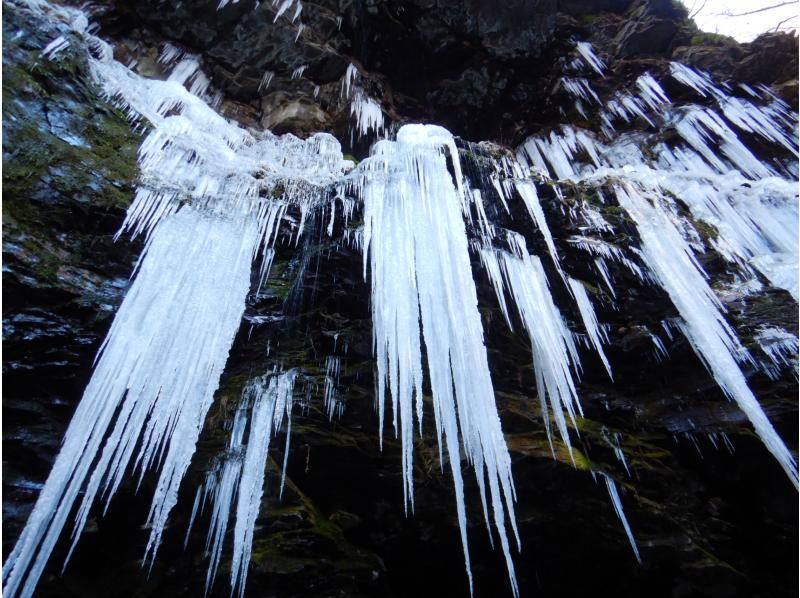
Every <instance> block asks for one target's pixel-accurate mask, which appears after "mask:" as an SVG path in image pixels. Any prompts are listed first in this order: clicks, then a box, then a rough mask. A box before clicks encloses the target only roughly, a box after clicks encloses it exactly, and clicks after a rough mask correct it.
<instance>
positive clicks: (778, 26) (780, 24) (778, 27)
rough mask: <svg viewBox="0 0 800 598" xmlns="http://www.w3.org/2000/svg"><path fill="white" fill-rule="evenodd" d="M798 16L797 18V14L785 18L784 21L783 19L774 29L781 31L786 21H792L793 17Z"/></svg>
mask: <svg viewBox="0 0 800 598" xmlns="http://www.w3.org/2000/svg"><path fill="white" fill-rule="evenodd" d="M796 18H797V15H792V16H791V17H789V18H788V19H784V20H783V21H781V22H780V23H778V24H777V25H775V29H773V31H780V29H781V26H782V25H783V24H784V23H786V22H788V21H791V20H793V19H796Z"/></svg>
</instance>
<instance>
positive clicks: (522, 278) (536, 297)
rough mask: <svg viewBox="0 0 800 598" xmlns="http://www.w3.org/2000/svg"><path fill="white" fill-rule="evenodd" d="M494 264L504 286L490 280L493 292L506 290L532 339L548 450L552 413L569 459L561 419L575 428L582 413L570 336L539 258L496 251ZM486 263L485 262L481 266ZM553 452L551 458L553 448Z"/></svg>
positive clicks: (565, 429) (575, 355)
mask: <svg viewBox="0 0 800 598" xmlns="http://www.w3.org/2000/svg"><path fill="white" fill-rule="evenodd" d="M483 251H496V250H493V249H485V250H483ZM497 259H498V261H499V264H500V266H501V269H502V272H503V281H502V283H501V282H499V281H494V280H493V281H492V283H493V286H494V287H495V290H496V291H497V289H498V288H500V287H501V286H502V287H505V288H507V289H508V292H509V295H510V296H511V298H512V300H513V302H514V304H515V305H516V306H517V311H518V313H519V316H520V319H521V320H522V323H523V325H524V327H525V330H526V331H527V332H528V336H529V337H530V341H531V349H532V351H533V366H534V372H535V374H536V390H537V394H538V396H539V401H540V402H541V404H542V418H543V419H544V424H545V429H546V431H547V438H548V440H549V441H550V446H551V449H553V441H552V436H551V432H550V414H552V417H553V419H554V420H555V422H556V427H557V428H558V431H559V434H560V435H561V438H562V440H563V441H564V444H565V445H566V446H567V449H568V450H569V453H570V456H572V443H571V441H570V436H569V430H568V427H567V420H566V418H565V414H566V415H567V416H568V417H569V419H570V421H571V422H572V424H573V426H575V425H576V417H577V414H581V415H582V414H583V411H582V409H581V406H580V402H579V401H578V394H577V391H576V389H575V383H574V382H573V380H572V374H571V371H570V370H573V369H574V370H576V371H577V370H578V369H579V368H580V361H579V359H578V352H577V350H576V348H575V344H574V342H573V340H572V333H571V332H570V330H569V328H567V325H566V323H565V322H564V319H563V318H562V316H561V313H560V312H559V311H558V308H557V307H556V306H555V304H554V303H553V299H552V297H551V295H550V290H549V288H548V283H547V277H546V275H545V273H544V268H542V263H541V261H540V260H539V258H538V257H536V256H532V255H528V253H527V251H525V252H524V253H523V255H522V256H520V257H517V256H514V255H511V254H510V253H506V252H498V258H497ZM486 260H487V258H486V257H485V258H484V261H486ZM490 275H491V273H490ZM500 295H501V293H498V299H500V300H501V301H504V300H503V299H502V298H501V297H500ZM548 400H549V402H550V408H549V413H548ZM553 452H554V453H555V450H554V449H553Z"/></svg>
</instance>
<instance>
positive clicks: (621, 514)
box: [599, 471, 642, 564]
mask: <svg viewBox="0 0 800 598" xmlns="http://www.w3.org/2000/svg"><path fill="white" fill-rule="evenodd" d="M599 473H600V475H601V476H602V477H603V480H605V482H606V489H607V490H608V496H609V497H610V498H611V504H612V505H614V512H615V513H616V514H617V517H618V518H619V520H620V522H621V523H622V527H623V528H624V529H625V534H626V535H627V536H628V542H630V544H631V549H633V554H634V556H635V557H636V560H637V561H639V564H641V563H642V557H641V556H640V555H639V547H638V546H637V545H636V540H635V539H634V537H633V532H632V531H631V526H630V525H629V524H628V518H627V517H625V511H623V510H622V500H621V499H620V497H619V492H617V485H616V484H615V483H614V480H612V479H611V477H610V476H609V475H608V474H606V473H603V472H602V471H601V472H599Z"/></svg>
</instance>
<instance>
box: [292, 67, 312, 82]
mask: <svg viewBox="0 0 800 598" xmlns="http://www.w3.org/2000/svg"><path fill="white" fill-rule="evenodd" d="M307 68H308V65H307V64H303V65H301V66H298V67H297V68H296V69H294V70H293V71H292V77H291V78H292V81H294V80H296V79H299V78H300V77H302V76H303V73H305V72H306V69H307Z"/></svg>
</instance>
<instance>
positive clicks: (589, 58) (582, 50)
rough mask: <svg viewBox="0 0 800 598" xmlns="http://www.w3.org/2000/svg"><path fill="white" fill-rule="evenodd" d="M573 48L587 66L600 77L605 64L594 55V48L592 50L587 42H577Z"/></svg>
mask: <svg viewBox="0 0 800 598" xmlns="http://www.w3.org/2000/svg"><path fill="white" fill-rule="evenodd" d="M575 48H576V49H577V50H578V53H579V54H580V55H581V56H582V57H583V59H584V60H586V62H588V63H589V66H590V67H592V69H593V70H594V71H595V72H596V73H597V74H598V75H602V74H603V71H604V70H605V68H606V64H605V62H603V61H602V60H601V59H600V58H599V57H598V56H597V54H595V53H594V48H592V44H590V43H589V42H578V43H576V44H575Z"/></svg>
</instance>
